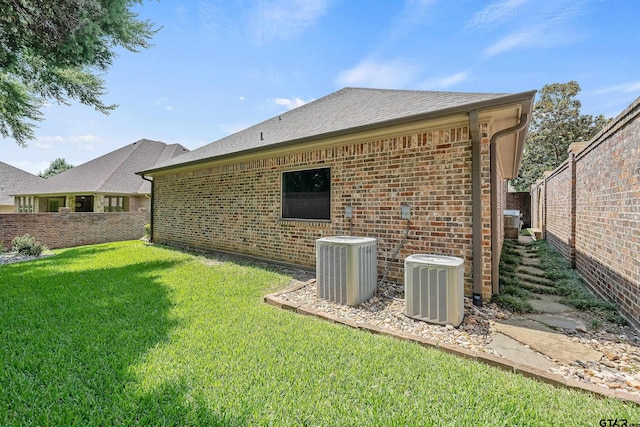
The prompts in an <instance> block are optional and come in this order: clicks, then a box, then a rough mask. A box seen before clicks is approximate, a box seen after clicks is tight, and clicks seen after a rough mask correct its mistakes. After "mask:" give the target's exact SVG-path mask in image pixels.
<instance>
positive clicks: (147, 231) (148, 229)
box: [144, 224, 151, 240]
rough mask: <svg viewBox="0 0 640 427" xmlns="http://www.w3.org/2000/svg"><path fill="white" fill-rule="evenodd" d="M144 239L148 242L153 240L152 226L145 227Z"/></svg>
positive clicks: (146, 225)
mask: <svg viewBox="0 0 640 427" xmlns="http://www.w3.org/2000/svg"><path fill="white" fill-rule="evenodd" d="M144 238H145V239H147V240H148V239H150V238H151V224H145V225H144Z"/></svg>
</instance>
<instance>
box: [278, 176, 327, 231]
mask: <svg viewBox="0 0 640 427" xmlns="http://www.w3.org/2000/svg"><path fill="white" fill-rule="evenodd" d="M282 218H286V219H322V220H330V219H331V169H329V168H322V169H308V170H301V171H292V172H284V173H283V174H282Z"/></svg>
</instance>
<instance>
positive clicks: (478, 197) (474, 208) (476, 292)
mask: <svg viewBox="0 0 640 427" xmlns="http://www.w3.org/2000/svg"><path fill="white" fill-rule="evenodd" d="M469 132H470V133H471V171H472V172H471V213H472V219H471V224H472V227H473V228H472V233H471V235H472V237H473V275H472V277H473V305H475V306H476V307H482V162H481V157H480V154H481V149H482V138H481V137H480V121H479V119H478V110H471V111H469Z"/></svg>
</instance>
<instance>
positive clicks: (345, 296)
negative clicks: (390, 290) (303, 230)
mask: <svg viewBox="0 0 640 427" xmlns="http://www.w3.org/2000/svg"><path fill="white" fill-rule="evenodd" d="M377 278H378V273H377V243H376V239H374V238H372V237H356V236H333V237H325V238H322V239H318V240H316V282H317V287H318V291H317V292H318V298H322V299H325V300H329V301H334V302H337V303H340V304H347V305H357V304H360V303H362V302H364V301H366V300H368V299H369V298H371V297H372V296H373V294H374V292H375V290H376V280H377Z"/></svg>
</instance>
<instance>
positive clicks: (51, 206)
mask: <svg viewBox="0 0 640 427" xmlns="http://www.w3.org/2000/svg"><path fill="white" fill-rule="evenodd" d="M187 151H188V150H187V149H186V148H185V147H183V146H181V145H180V144H171V145H167V144H165V143H164V142H160V141H151V140H148V139H141V140H139V141H136V142H134V143H133V144H128V145H125V146H124V147H121V148H119V149H117V150H115V151H112V152H110V153H107V154H105V155H104V156H100V157H98V158H96V159H93V160H90V161H88V162H87V163H84V164H82V165H79V166H76V167H74V168H72V169H68V170H66V171H64V172H61V173H59V174H57V175H54V176H52V177H50V178H47V179H41V180H39V181H37V182H32V183H30V184H29V185H25V186H22V187H21V188H20V189H19V190H18V191H15V192H14V194H13V195H14V196H15V205H14V208H13V210H14V211H15V212H20V213H37V212H58V210H59V209H60V208H68V209H69V210H70V211H71V212H137V211H138V210H147V211H148V210H149V207H150V197H151V184H150V182H149V181H145V180H144V179H142V177H140V176H138V175H136V174H135V172H137V171H139V170H140V169H144V168H148V167H151V166H153V165H155V164H156V163H158V162H160V163H162V162H166V161H167V160H169V159H172V158H174V157H176V156H178V155H181V154H183V153H185V152H187Z"/></svg>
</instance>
